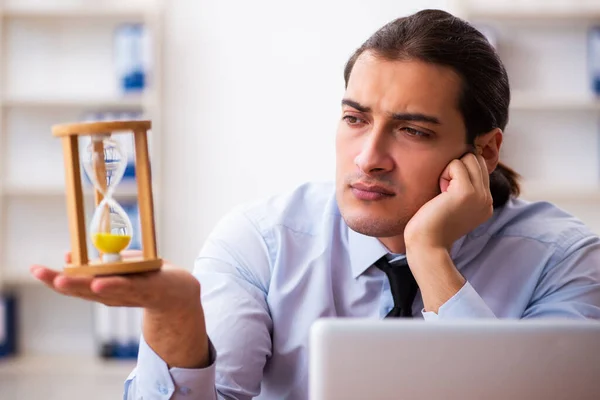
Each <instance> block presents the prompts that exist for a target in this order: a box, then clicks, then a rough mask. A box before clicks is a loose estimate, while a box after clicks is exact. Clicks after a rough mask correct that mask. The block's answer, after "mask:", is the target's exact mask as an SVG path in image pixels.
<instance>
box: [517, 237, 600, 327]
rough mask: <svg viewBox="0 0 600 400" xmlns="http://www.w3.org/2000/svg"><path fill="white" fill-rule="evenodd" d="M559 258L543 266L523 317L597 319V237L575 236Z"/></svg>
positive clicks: (599, 268)
mask: <svg viewBox="0 0 600 400" xmlns="http://www.w3.org/2000/svg"><path fill="white" fill-rule="evenodd" d="M558 258H559V259H558V260H557V261H556V262H553V263H549V264H548V265H546V267H545V269H544V272H543V273H542V275H541V277H540V280H539V282H538V284H537V286H536V288H535V291H534V294H533V297H532V299H531V302H530V303H529V305H528V306H527V309H526V310H525V312H524V313H523V318H548V317H557V318H562V317H566V318H591V319H598V320H600V238H598V237H596V236H592V235H589V236H579V237H575V238H574V240H573V243H572V244H571V245H570V246H568V248H567V249H566V251H565V252H564V254H561V255H559V257H558Z"/></svg>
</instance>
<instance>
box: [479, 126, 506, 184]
mask: <svg viewBox="0 0 600 400" xmlns="http://www.w3.org/2000/svg"><path fill="white" fill-rule="evenodd" d="M500 146H502V129H500V128H495V129H492V130H491V131H489V132H487V133H484V134H483V135H479V136H477V137H476V138H475V148H476V150H477V154H481V156H483V158H484V160H485V164H486V165H487V169H488V172H489V173H490V174H491V173H492V172H494V170H495V169H496V167H497V166H498V162H499V160H500Z"/></svg>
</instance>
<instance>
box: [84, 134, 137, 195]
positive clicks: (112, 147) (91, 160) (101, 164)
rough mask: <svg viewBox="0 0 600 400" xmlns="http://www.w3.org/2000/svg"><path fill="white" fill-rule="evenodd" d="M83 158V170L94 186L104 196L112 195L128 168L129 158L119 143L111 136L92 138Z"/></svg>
mask: <svg viewBox="0 0 600 400" xmlns="http://www.w3.org/2000/svg"><path fill="white" fill-rule="evenodd" d="M82 158H83V159H82V165H83V169H84V171H85V173H86V175H87V176H88V178H89V179H90V181H91V182H92V184H93V185H94V186H95V187H96V188H97V189H98V190H99V191H100V193H102V194H103V195H107V194H109V193H112V192H113V191H114V188H115V187H116V186H117V185H118V184H119V182H120V181H121V179H122V178H123V175H124V174H125V169H126V168H127V156H126V155H125V153H124V152H123V151H122V150H121V147H120V146H119V142H118V141H117V140H115V139H113V138H111V137H110V135H109V134H106V135H95V136H92V137H91V140H90V142H89V144H88V145H87V146H85V149H84V154H83V157H82Z"/></svg>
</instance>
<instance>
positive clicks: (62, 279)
mask: <svg viewBox="0 0 600 400" xmlns="http://www.w3.org/2000/svg"><path fill="white" fill-rule="evenodd" d="M92 279H93V278H92V277H88V276H65V275H58V276H57V277H56V278H55V279H54V281H53V284H54V287H56V288H57V289H61V290H68V291H72V290H77V291H79V292H83V291H88V292H90V293H91V291H90V284H91V283H92Z"/></svg>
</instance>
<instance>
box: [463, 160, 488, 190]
mask: <svg viewBox="0 0 600 400" xmlns="http://www.w3.org/2000/svg"><path fill="white" fill-rule="evenodd" d="M461 161H462V162H463V164H465V167H466V168H467V171H469V180H470V181H471V184H472V185H473V187H474V188H475V189H476V190H477V191H478V192H479V191H482V190H483V187H484V186H483V177H482V176H481V166H480V165H479V160H477V156H476V155H474V154H470V153H469V154H467V155H466V156H464V157H463V158H461Z"/></svg>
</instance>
